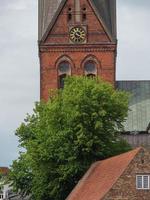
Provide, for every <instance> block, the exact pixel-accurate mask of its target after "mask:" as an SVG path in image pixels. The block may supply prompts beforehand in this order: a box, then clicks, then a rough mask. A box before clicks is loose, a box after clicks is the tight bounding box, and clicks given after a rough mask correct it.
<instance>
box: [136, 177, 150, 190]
mask: <svg viewBox="0 0 150 200" xmlns="http://www.w3.org/2000/svg"><path fill="white" fill-rule="evenodd" d="M138 177H142V187H141V188H139V187H138ZM144 177H147V178H148V187H147V188H145V187H144ZM136 189H137V190H149V189H150V175H140V174H139V175H136Z"/></svg>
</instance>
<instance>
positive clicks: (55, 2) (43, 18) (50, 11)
mask: <svg viewBox="0 0 150 200" xmlns="http://www.w3.org/2000/svg"><path fill="white" fill-rule="evenodd" d="M61 1H62V0H38V9H39V13H38V14H39V22H38V27H39V33H38V35H39V36H38V38H39V40H41V38H42V37H43V35H44V33H45V32H46V30H47V28H48V26H49V24H50V23H51V21H52V19H53V17H54V15H55V13H56V10H57V9H58V7H59V5H60V3H61Z"/></svg>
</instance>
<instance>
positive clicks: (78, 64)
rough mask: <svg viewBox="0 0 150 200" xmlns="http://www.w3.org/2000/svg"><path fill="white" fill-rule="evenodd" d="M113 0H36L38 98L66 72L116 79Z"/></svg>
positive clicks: (44, 96)
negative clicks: (38, 71) (38, 69)
mask: <svg viewBox="0 0 150 200" xmlns="http://www.w3.org/2000/svg"><path fill="white" fill-rule="evenodd" d="M116 49H117V40H116V0H39V57H40V81H41V82H40V83H41V99H44V100H47V99H48V93H49V89H53V88H61V87H63V80H64V77H65V76H67V75H83V76H100V77H101V78H102V79H104V80H106V81H109V82H111V83H112V84H114V83H115V65H116Z"/></svg>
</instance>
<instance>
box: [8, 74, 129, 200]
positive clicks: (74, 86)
mask: <svg viewBox="0 0 150 200" xmlns="http://www.w3.org/2000/svg"><path fill="white" fill-rule="evenodd" d="M127 112H128V94H126V93H124V92H121V91H117V90H115V89H114V88H113V87H112V86H111V85H110V84H108V83H105V82H103V81H101V80H99V79H92V78H85V77H69V78H67V79H66V80H65V87H64V89H63V90H59V91H53V92H52V91H51V93H50V99H49V101H48V102H47V103H44V102H41V103H37V104H36V106H35V109H34V114H33V115H28V116H27V118H26V119H25V122H24V123H22V124H21V126H20V127H19V128H18V130H17V132H16V135H17V136H18V137H19V142H20V145H21V147H23V148H25V149H26V153H24V156H25V158H26V159H22V156H21V157H20V158H19V159H18V160H17V161H14V163H13V165H12V173H11V175H10V180H12V181H13V184H14V186H15V187H16V188H17V189H18V190H21V191H22V190H23V193H25V192H26V191H27V193H29V192H30V194H31V196H32V199H35V200H64V199H65V198H66V197H67V195H68V194H69V193H70V191H71V190H72V188H73V187H74V186H75V185H76V183H77V182H78V180H79V179H80V178H81V176H82V175H83V174H84V173H85V171H86V170H87V169H88V168H89V166H90V165H91V164H92V163H93V162H95V161H97V160H101V159H105V158H107V157H110V156H113V155H116V154H119V153H122V152H125V151H127V150H129V149H130V147H129V145H128V144H127V143H126V142H125V141H123V140H122V139H121V138H120V134H119V132H120V131H121V130H122V128H123V122H124V120H125V118H126V117H127ZM26 163H27V164H26ZM18 169H19V170H20V173H19V174H18V173H17V170H18ZM21 173H22V174H21ZM20 181H21V182H20ZM24 182H25V187H24V189H23V184H24ZM28 183H29V184H28Z"/></svg>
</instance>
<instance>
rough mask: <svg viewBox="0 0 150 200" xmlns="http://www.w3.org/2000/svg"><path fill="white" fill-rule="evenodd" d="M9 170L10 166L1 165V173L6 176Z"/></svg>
mask: <svg viewBox="0 0 150 200" xmlns="http://www.w3.org/2000/svg"><path fill="white" fill-rule="evenodd" d="M8 172H9V168H8V167H0V174H2V175H4V176H6V175H7V174H8Z"/></svg>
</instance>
